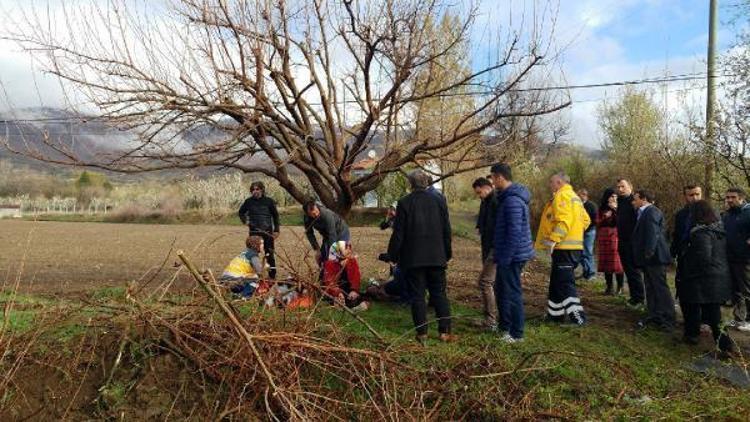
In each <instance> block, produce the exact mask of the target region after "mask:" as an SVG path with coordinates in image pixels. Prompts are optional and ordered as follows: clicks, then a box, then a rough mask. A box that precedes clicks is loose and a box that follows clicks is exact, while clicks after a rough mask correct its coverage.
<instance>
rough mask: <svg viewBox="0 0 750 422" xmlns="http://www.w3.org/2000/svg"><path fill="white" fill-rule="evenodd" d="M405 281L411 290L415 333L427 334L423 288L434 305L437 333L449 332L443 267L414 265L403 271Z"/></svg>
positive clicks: (448, 309) (449, 309)
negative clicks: (414, 266)
mask: <svg viewBox="0 0 750 422" xmlns="http://www.w3.org/2000/svg"><path fill="white" fill-rule="evenodd" d="M405 275H406V282H407V283H408V286H409V290H410V291H411V316H412V319H413V320H414V326H415V327H416V330H417V334H419V335H422V334H427V303H426V302H425V289H426V290H427V291H429V293H430V302H431V303H432V304H433V305H434V306H435V316H436V317H437V321H438V332H439V333H441V334H442V333H450V332H451V308H450V304H449V303H448V296H447V294H446V292H445V288H446V280H445V267H416V268H409V269H407V270H406V271H405Z"/></svg>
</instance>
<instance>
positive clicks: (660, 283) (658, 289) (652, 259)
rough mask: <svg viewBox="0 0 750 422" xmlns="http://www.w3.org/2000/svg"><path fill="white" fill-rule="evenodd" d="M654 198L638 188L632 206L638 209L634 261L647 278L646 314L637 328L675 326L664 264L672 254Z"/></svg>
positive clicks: (661, 215)
mask: <svg viewBox="0 0 750 422" xmlns="http://www.w3.org/2000/svg"><path fill="white" fill-rule="evenodd" d="M653 201H654V198H653V196H652V195H651V194H650V193H649V192H647V191H646V190H638V191H636V192H635V194H634V195H633V207H634V208H635V209H636V210H637V217H636V218H637V222H636V225H635V230H634V231H633V238H632V247H633V263H634V264H635V266H636V267H638V268H641V269H642V270H643V275H644V278H645V281H646V309H647V316H646V318H645V319H643V320H641V321H639V322H638V327H639V328H644V327H646V326H648V325H654V326H656V327H658V328H660V329H662V330H671V329H672V328H674V325H675V312H674V300H673V299H672V293H671V292H670V291H669V286H668V285H667V266H668V265H669V264H671V263H672V257H671V256H670V254H669V246H667V239H666V238H665V237H664V214H662V212H661V210H659V208H656V206H654V205H653Z"/></svg>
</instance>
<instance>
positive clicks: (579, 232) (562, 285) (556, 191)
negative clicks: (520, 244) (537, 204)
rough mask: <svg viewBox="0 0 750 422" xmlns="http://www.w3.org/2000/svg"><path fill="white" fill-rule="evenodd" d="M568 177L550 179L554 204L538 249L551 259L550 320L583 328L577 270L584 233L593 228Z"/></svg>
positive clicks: (548, 210)
mask: <svg viewBox="0 0 750 422" xmlns="http://www.w3.org/2000/svg"><path fill="white" fill-rule="evenodd" d="M569 180H570V178H569V177H568V176H567V175H566V174H565V173H562V172H561V173H555V174H554V175H552V177H550V178H549V187H550V191H551V192H552V195H553V196H552V200H551V201H549V202H548V203H547V205H546V206H545V207H544V211H542V219H541V221H540V222H539V231H538V233H537V236H536V248H537V249H539V250H543V251H546V252H548V253H549V254H550V256H551V258H552V271H551V273H550V282H549V296H548V300H547V317H548V318H549V319H550V320H553V321H559V322H563V321H565V319H568V320H569V321H570V322H571V323H572V324H575V325H578V326H582V325H584V324H585V323H586V315H585V313H584V311H583V305H581V299H580V298H579V297H578V291H577V290H576V285H575V275H574V274H575V273H574V271H575V268H576V266H578V263H579V262H580V261H581V251H582V250H583V232H584V231H585V230H586V228H588V226H589V224H591V219H590V218H589V215H588V213H586V209H585V208H584V207H583V201H581V198H579V197H578V195H576V193H575V191H574V190H573V187H572V186H571V185H570V183H569V182H568V181H569Z"/></svg>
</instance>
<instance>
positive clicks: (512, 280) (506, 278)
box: [495, 262, 525, 338]
mask: <svg viewBox="0 0 750 422" xmlns="http://www.w3.org/2000/svg"><path fill="white" fill-rule="evenodd" d="M524 264H525V262H512V263H511V264H510V265H508V266H501V265H498V266H497V273H496V277H495V298H496V301H497V307H498V313H497V315H498V327H499V328H500V330H506V331H508V334H510V335H511V337H513V338H523V325H524V313H523V290H522V289H521V270H522V269H523V266H524Z"/></svg>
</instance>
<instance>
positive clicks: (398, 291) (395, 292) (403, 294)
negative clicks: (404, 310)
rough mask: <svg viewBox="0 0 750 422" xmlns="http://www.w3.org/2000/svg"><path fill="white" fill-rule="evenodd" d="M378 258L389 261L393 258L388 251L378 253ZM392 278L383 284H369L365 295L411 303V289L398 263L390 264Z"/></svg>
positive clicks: (381, 299)
mask: <svg viewBox="0 0 750 422" xmlns="http://www.w3.org/2000/svg"><path fill="white" fill-rule="evenodd" d="M378 260H379V261H383V262H388V263H389V264H390V261H391V258H390V257H389V256H388V254H387V253H381V254H380V255H378ZM389 274H390V276H391V279H390V280H388V281H387V282H385V283H383V284H377V285H370V286H367V289H366V290H365V295H366V296H367V297H368V298H370V299H372V300H380V301H395V302H399V303H402V304H409V303H410V296H409V289H408V286H407V285H406V281H405V280H404V277H403V274H402V273H401V270H400V269H399V268H398V265H393V264H390V273H389Z"/></svg>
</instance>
